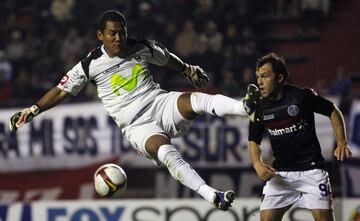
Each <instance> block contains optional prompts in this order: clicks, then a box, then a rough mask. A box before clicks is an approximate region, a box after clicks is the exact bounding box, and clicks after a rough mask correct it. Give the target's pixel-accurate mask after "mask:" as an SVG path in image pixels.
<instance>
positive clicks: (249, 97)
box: [242, 84, 261, 122]
mask: <svg viewBox="0 0 360 221" xmlns="http://www.w3.org/2000/svg"><path fill="white" fill-rule="evenodd" d="M242 102H243V104H244V108H245V111H246V113H247V114H248V116H249V120H250V121H252V122H257V121H259V120H260V116H261V107H260V102H261V94H260V91H259V88H258V87H257V86H256V85H255V84H249V85H248V87H247V89H246V95H245V97H244V98H243V99H242Z"/></svg>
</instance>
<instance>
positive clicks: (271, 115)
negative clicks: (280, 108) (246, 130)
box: [264, 114, 275, 120]
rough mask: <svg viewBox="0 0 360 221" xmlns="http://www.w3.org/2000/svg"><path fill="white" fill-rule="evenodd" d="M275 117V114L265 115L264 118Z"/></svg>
mask: <svg viewBox="0 0 360 221" xmlns="http://www.w3.org/2000/svg"><path fill="white" fill-rule="evenodd" d="M274 118H275V115H274V114H269V115H264V120H272V119H274Z"/></svg>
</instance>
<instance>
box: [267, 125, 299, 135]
mask: <svg viewBox="0 0 360 221" xmlns="http://www.w3.org/2000/svg"><path fill="white" fill-rule="evenodd" d="M267 130H268V132H269V134H270V135H271V136H281V135H284V134H290V133H293V132H295V131H298V130H299V129H298V128H297V126H296V125H295V124H293V125H292V126H290V127H285V128H281V129H273V130H272V129H269V128H267Z"/></svg>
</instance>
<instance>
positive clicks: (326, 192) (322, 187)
mask: <svg viewBox="0 0 360 221" xmlns="http://www.w3.org/2000/svg"><path fill="white" fill-rule="evenodd" d="M319 189H320V195H321V196H322V197H327V196H328V195H329V190H328V188H327V185H326V184H324V183H320V184H319Z"/></svg>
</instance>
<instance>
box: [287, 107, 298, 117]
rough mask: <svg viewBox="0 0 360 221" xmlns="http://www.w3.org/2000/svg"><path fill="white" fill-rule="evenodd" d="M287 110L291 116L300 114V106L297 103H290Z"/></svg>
mask: <svg viewBox="0 0 360 221" xmlns="http://www.w3.org/2000/svg"><path fill="white" fill-rule="evenodd" d="M287 112H288V114H289V115H290V116H292V117H294V116H296V115H298V114H299V107H298V106H297V105H295V104H293V105H290V106H289V107H288V109H287Z"/></svg>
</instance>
